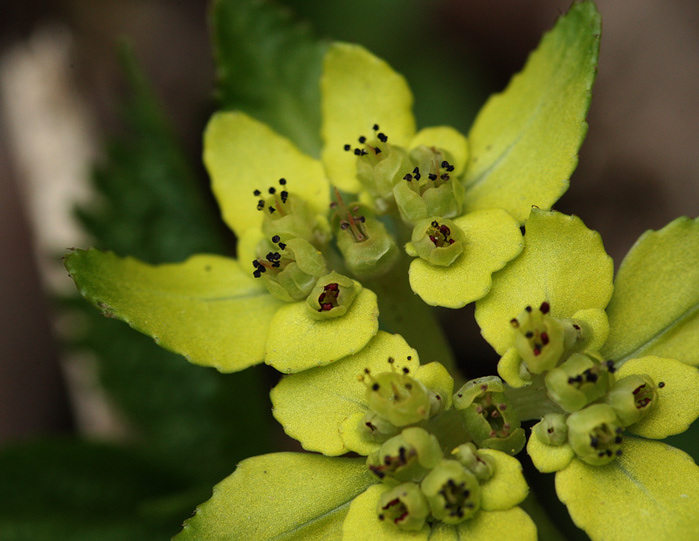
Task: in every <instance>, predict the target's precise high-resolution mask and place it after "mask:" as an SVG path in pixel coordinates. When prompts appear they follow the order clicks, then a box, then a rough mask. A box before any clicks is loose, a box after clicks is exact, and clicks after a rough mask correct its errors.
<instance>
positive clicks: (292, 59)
mask: <svg viewBox="0 0 699 541" xmlns="http://www.w3.org/2000/svg"><path fill="white" fill-rule="evenodd" d="M211 29H212V35H213V40H214V54H215V60H216V65H217V76H218V97H219V100H220V103H221V105H222V107H223V108H224V109H240V110H242V111H245V112H246V113H248V114H250V115H252V116H254V117H256V118H257V119H258V120H261V121H263V122H266V123H267V124H269V125H270V126H271V127H272V128H274V129H275V130H276V131H278V132H279V133H281V134H282V135H285V136H287V137H289V138H290V139H291V140H292V141H294V143H296V145H297V146H298V147H299V148H300V149H301V150H303V151H304V152H306V153H308V154H310V155H311V156H318V155H319V153H320V147H321V140H320V94H319V79H320V73H321V62H322V58H323V54H324V52H325V45H324V44H321V43H319V42H318V41H317V40H316V39H314V38H313V36H312V34H311V33H310V32H309V31H308V29H307V28H305V27H302V26H299V25H297V24H295V23H294V21H293V20H292V19H291V16H290V14H289V13H288V12H287V11H286V10H282V9H281V8H279V7H278V6H275V5H273V4H271V3H269V2H263V1H260V0H215V1H214V3H213V9H212V16H211Z"/></svg>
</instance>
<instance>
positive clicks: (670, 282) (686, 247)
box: [602, 217, 699, 366]
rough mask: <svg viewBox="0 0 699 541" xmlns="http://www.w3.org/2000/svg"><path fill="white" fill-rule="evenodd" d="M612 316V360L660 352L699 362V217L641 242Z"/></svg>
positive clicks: (619, 284) (623, 272) (621, 280)
mask: <svg viewBox="0 0 699 541" xmlns="http://www.w3.org/2000/svg"><path fill="white" fill-rule="evenodd" d="M607 314H608V315H609V325H610V333H609V338H608V339H607V344H606V346H605V348H604V350H603V351H602V353H603V354H604V355H605V356H607V357H608V358H611V359H615V360H627V359H631V358H633V357H642V356H645V355H657V356H658V357H670V358H673V359H678V360H680V361H682V362H684V363H687V364H691V365H693V366H699V219H696V220H691V219H689V218H686V217H685V218H678V219H677V220H675V221H673V222H671V223H669V224H668V225H666V226H665V227H664V228H663V229H661V230H660V231H647V232H646V233H644V234H643V235H642V236H641V237H640V238H639V239H638V241H636V244H634V246H633V248H631V250H630V251H629V253H628V254H627V256H626V257H625V258H624V261H622V263H621V266H620V267H619V272H618V273H617V277H616V280H615V282H614V295H613V296H612V300H611V301H610V302H609V306H608V308H607Z"/></svg>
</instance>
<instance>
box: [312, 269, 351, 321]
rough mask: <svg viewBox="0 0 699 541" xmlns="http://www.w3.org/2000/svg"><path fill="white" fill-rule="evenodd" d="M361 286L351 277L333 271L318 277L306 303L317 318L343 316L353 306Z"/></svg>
mask: <svg viewBox="0 0 699 541" xmlns="http://www.w3.org/2000/svg"><path fill="white" fill-rule="evenodd" d="M360 288H361V286H358V285H357V284H356V283H355V281H354V280H352V279H351V278H347V276H343V275H342V274H338V273H337V272H335V271H332V272H331V273H330V274H326V275H325V276H323V277H321V278H318V281H317V282H316V284H315V287H314V288H313V290H312V291H311V292H310V293H309V295H308V297H307V298H306V304H307V305H308V307H309V308H310V312H311V315H312V316H313V317H314V318H315V319H331V318H335V317H339V316H343V315H345V313H346V312H347V310H349V308H350V306H352V302H354V298H355V297H356V295H357V293H358V292H359V291H358V290H359V289H360Z"/></svg>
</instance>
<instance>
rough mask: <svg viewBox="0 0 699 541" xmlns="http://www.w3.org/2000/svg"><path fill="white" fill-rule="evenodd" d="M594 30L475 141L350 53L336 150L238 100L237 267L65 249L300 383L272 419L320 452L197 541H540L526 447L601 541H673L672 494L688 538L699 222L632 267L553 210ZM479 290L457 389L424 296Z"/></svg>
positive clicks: (240, 498) (181, 344)
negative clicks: (675, 441)
mask: <svg viewBox="0 0 699 541" xmlns="http://www.w3.org/2000/svg"><path fill="white" fill-rule="evenodd" d="M598 45H599V16H598V14H597V11H596V9H595V7H594V5H593V4H592V3H591V2H589V1H585V2H581V3H576V4H574V5H573V7H572V8H571V10H570V11H569V13H568V14H567V15H565V16H563V17H562V18H561V19H560V20H559V22H558V23H557V25H556V27H555V28H554V29H553V30H552V31H551V32H550V33H549V34H547V35H546V36H545V37H544V39H543V41H542V43H541V45H540V46H539V48H538V49H537V50H536V51H535V52H534V53H533V54H532V55H531V57H530V59H529V60H528V62H527V65H526V66H525V69H524V71H523V72H522V73H521V74H519V75H518V76H517V77H515V78H514V79H513V81H512V83H511V84H510V86H509V87H508V88H507V90H506V91H505V92H503V93H502V94H500V95H497V96H494V97H493V98H491V99H490V100H489V101H488V102H487V104H486V105H485V107H484V108H483V109H482V111H481V112H480V113H479V115H478V117H477V119H476V121H475V122H474V126H473V128H472V129H471V131H470V133H469V134H468V136H464V135H462V134H460V133H459V132H457V131H456V130H454V129H453V128H450V127H446V126H438V127H428V128H423V129H421V130H417V129H416V127H415V119H414V117H413V115H412V112H411V106H412V95H411V93H410V90H409V88H408V86H407V84H406V82H405V80H404V79H403V77H402V76H400V75H399V74H397V73H396V72H395V71H393V70H392V69H391V68H390V66H388V65H387V64H386V63H385V62H383V61H381V60H380V59H378V58H376V57H374V56H373V55H372V54H371V53H369V52H368V51H366V50H364V49H363V48H361V47H359V46H356V45H349V44H343V43H336V44H332V45H330V46H329V47H328V50H327V53H326V55H325V60H324V65H323V75H322V78H321V90H322V93H321V94H322V98H321V110H322V114H323V120H322V135H323V140H324V147H323V150H322V153H321V155H320V157H319V159H316V158H315V157H312V156H308V155H306V154H304V153H302V152H301V151H300V150H299V149H298V148H297V147H296V146H295V145H294V143H293V142H292V141H290V140H289V139H287V138H285V137H283V136H282V135H279V134H278V133H276V132H275V131H273V130H272V129H271V128H269V127H268V126H266V125H265V124H263V123H261V122H259V121H258V120H256V119H254V118H253V117H251V116H249V115H246V114H244V113H242V112H237V111H233V112H231V111H226V112H219V113H216V114H215V115H214V116H213V118H212V119H211V121H210V123H209V125H208V127H207V129H206V133H205V137H204V162H205V165H206V167H207V170H208V172H209V174H210V176H211V179H212V186H213V191H214V194H215V195H216V198H217V200H218V202H219V205H220V207H221V211H222V216H223V219H224V220H225V222H226V223H227V224H228V225H229V226H230V227H231V229H232V230H233V231H234V233H235V234H236V236H237V238H238V246H237V258H235V259H233V258H224V257H219V256H210V255H199V256H194V257H192V258H190V259H189V260H187V261H185V262H183V263H179V264H170V265H161V266H157V267H154V266H150V265H146V264H144V263H141V262H138V261H136V260H133V259H130V258H125V259H122V258H119V257H117V256H115V255H113V254H110V253H102V252H99V251H96V250H89V251H77V252H74V253H72V254H70V255H69V256H68V257H67V260H66V266H67V268H68V269H69V271H70V272H71V275H72V276H73V277H74V279H75V281H76V283H77V284H78V286H79V288H80V290H81V292H82V293H83V295H84V296H86V297H87V298H88V299H90V300H91V301H92V302H93V303H94V304H95V305H97V306H98V307H99V308H100V309H102V310H103V311H104V312H105V313H108V314H109V315H112V316H116V317H118V318H120V319H123V320H125V321H126V322H128V323H129V324H130V325H132V326H133V327H135V328H137V329H139V330H141V331H143V332H145V333H147V334H149V335H151V336H153V337H154V338H155V339H156V340H158V341H159V343H161V345H163V346H164V347H167V348H169V349H172V350H173V351H176V352H179V353H181V354H183V355H185V356H186V357H187V358H188V359H189V360H190V361H192V362H194V363H197V364H202V365H205V366H214V367H216V368H218V369H219V370H221V371H227V372H233V371H238V370H242V369H244V368H247V367H249V366H251V365H254V364H256V363H259V362H265V363H267V364H269V365H271V366H273V367H274V368H276V369H277V370H279V371H280V372H283V373H285V375H284V376H283V377H282V378H281V380H280V382H279V383H278V384H277V386H276V387H275V388H274V389H273V390H272V392H271V400H272V404H273V413H274V416H275V418H276V419H277V420H278V421H279V422H280V423H281V425H282V426H283V427H284V430H285V431H286V433H287V434H288V435H289V436H291V437H293V438H295V439H296V440H298V442H299V443H300V444H301V445H302V446H303V448H304V449H306V450H307V451H313V452H316V453H320V454H309V453H277V454H271V455H265V456H261V457H254V458H250V459H248V460H246V461H244V462H242V463H241V464H240V465H239V466H238V468H237V469H236V471H235V472H234V473H233V474H232V475H231V476H230V477H229V478H227V479H226V480H224V481H223V482H222V483H221V484H220V485H218V486H217V487H216V489H215V491H214V495H213V497H212V499H211V500H209V501H208V502H206V503H204V504H203V505H201V506H200V507H199V508H198V510H197V513H196V515H195V516H194V517H193V518H192V519H190V520H189V521H188V522H187V523H186V524H185V528H184V530H183V531H182V533H181V534H180V537H179V538H180V539H194V538H204V537H205V538H230V537H235V538H240V539H270V538H282V537H283V538H285V539H286V538H288V539H308V538H323V539H326V538H327V539H343V540H352V539H381V538H391V539H392V538H396V539H404V538H405V539H408V538H409V539H425V540H426V539H428V538H429V539H433V538H434V539H442V538H443V539H460V538H469V539H492V538H496V537H497V538H498V539H535V538H536V535H537V530H536V525H535V524H534V521H533V520H532V518H530V516H529V515H528V514H527V513H526V512H525V511H524V510H523V509H522V507H520V504H521V503H522V502H523V501H524V500H525V498H526V496H527V494H528V490H529V489H528V487H527V484H526V482H525V480H524V476H523V474H522V468H521V465H520V463H519V461H518V460H517V459H516V458H515V455H517V454H518V453H520V452H521V451H522V450H523V449H525V448H526V451H527V453H528V454H529V456H530V457H531V460H532V462H533V463H534V466H535V467H536V468H537V469H538V470H539V471H541V472H556V488H557V492H558V495H559V498H560V499H561V501H563V502H564V503H565V504H566V505H567V506H568V509H569V511H570V514H571V516H572V518H573V520H574V521H575V522H576V524H578V525H579V526H580V527H582V528H583V529H585V530H586V531H587V532H588V533H589V534H590V536H591V537H593V538H594V539H608V538H612V539H633V538H635V537H637V536H640V535H641V534H642V533H646V534H648V535H650V536H651V537H656V538H657V537H658V536H657V535H654V534H661V533H663V532H665V533H667V530H664V529H663V528H667V521H664V522H656V523H650V521H649V519H647V517H648V516H654V513H655V512H656V511H658V512H660V509H661V508H662V509H663V512H665V513H666V514H667V508H668V506H670V505H671V506H672V509H673V513H672V518H670V519H668V520H675V519H676V520H675V522H676V524H675V525H673V526H672V528H673V529H672V532H673V533H676V534H677V536H678V537H681V536H682V535H686V534H688V532H689V533H690V534H691V533H695V532H696V528H697V527H699V524H698V523H697V517H696V516H695V515H696V513H693V512H692V509H696V501H697V498H699V489H698V488H697V487H698V486H699V468H697V467H696V465H695V464H694V463H693V462H692V461H691V460H689V459H688V457H687V456H686V455H684V454H683V453H681V452H680V451H678V450H675V449H674V448H671V447H669V446H663V447H662V448H661V447H659V446H662V445H663V444H660V443H656V442H652V441H650V439H662V438H665V437H667V436H669V435H672V434H678V433H680V432H683V431H684V430H686V429H687V428H688V426H689V425H690V424H691V423H692V422H693V421H694V420H695V419H696V417H697V416H699V373H698V372H697V370H696V369H695V368H694V367H693V366H692V365H697V364H699V357H698V356H697V353H696V347H694V348H693V347H692V345H694V346H696V340H695V338H692V336H696V334H692V333H693V332H694V333H696V331H697V328H696V325H697V323H696V322H697V317H696V313H697V312H696V290H697V287H695V286H697V285H699V274H697V271H696V270H695V269H696V268H699V262H697V261H694V262H695V263H697V264H696V265H691V264H688V263H687V258H688V257H689V258H691V257H694V260H696V254H697V253H699V250H698V249H697V248H698V247H699V227H698V226H699V223H698V222H693V221H691V220H678V221H676V222H673V223H672V224H670V225H669V226H668V227H667V228H665V229H664V230H663V231H661V232H659V233H655V234H649V235H648V236H646V237H644V238H642V239H641V240H639V243H638V244H637V246H636V247H635V248H634V249H633V250H632V252H631V253H630V254H629V256H628V257H627V259H626V260H625V262H624V264H623V265H622V268H621V269H620V271H619V274H618V276H617V279H616V282H614V281H613V280H612V278H613V265H612V262H611V259H610V258H609V256H607V254H606V253H605V251H604V248H603V246H602V243H601V240H600V239H599V236H598V235H597V234H596V233H594V232H593V231H590V230H589V229H587V228H586V227H585V226H584V224H583V223H582V221H581V220H579V219H578V218H575V217H569V216H565V215H563V214H560V213H557V212H555V211H551V210H547V209H550V208H551V206H552V205H553V204H554V203H555V201H556V200H557V199H558V197H560V195H562V193H563V192H564V191H565V189H566V187H567V180H566V179H567V178H568V177H569V175H570V173H571V172H572V171H573V169H574V167H575V165H576V162H577V151H578V148H579V146H580V144H581V142H582V138H583V137H584V134H585V130H586V124H585V122H584V115H585V112H586V110H587V107H588V103H589V90H590V87H591V84H592V81H593V79H594V75H595V70H596V66H595V63H596V59H597V51H598ZM660 237H662V238H660ZM659 247H660V248H659ZM658 254H661V255H662V257H660V256H658ZM687 254H690V255H689V256H688V255H687ZM687 269H689V270H687ZM649 273H650V274H649ZM653 273H655V274H653ZM658 277H660V278H661V280H658V279H657V278H658ZM656 282H657V283H656ZM648 284H653V285H651V286H649V285H648ZM681 284H684V285H681ZM686 284H689V285H686ZM692 288H694V290H692ZM649 299H650V300H649ZM474 301H475V302H476V320H477V322H478V324H479V325H480V327H481V330H482V334H483V337H484V338H485V339H486V340H487V341H488V342H489V343H490V344H491V345H492V346H493V348H494V349H495V350H496V351H497V352H498V354H500V355H501V359H500V361H499V363H498V367H497V371H498V374H499V377H498V376H495V375H492V376H485V377H481V378H477V379H472V380H470V381H467V382H466V383H464V384H463V385H462V386H461V387H460V388H459V389H457V390H456V391H454V387H455V383H454V381H455V379H457V380H458V379H459V376H458V373H457V371H456V370H455V367H454V365H453V359H452V357H451V353H450V352H449V350H448V347H447V346H446V345H445V343H444V340H443V337H442V335H441V331H440V330H439V327H438V325H437V323H436V320H435V319H434V317H433V315H432V314H431V313H430V312H429V307H428V306H426V305H432V306H441V307H446V308H461V307H463V306H465V305H466V304H468V303H471V302H474ZM659 310H663V311H664V312H663V315H662V316H658V314H657V312H658V311H659ZM406 340H407V341H406ZM409 343H410V344H411V345H412V346H413V347H411V345H409ZM420 357H421V358H423V359H427V360H429V361H431V362H428V363H426V364H420V361H419V359H420ZM450 372H451V373H450ZM461 381H463V380H461ZM527 422H529V423H531V424H533V423H535V424H533V426H532V427H531V430H530V431H529V435H528V438H527V431H526V429H527V424H526V423H527ZM632 435H636V436H640V437H641V438H642V439H641V438H634V437H633V436H632ZM349 453H351V454H352V455H351V456H346V457H342V456H341V455H347V454H349ZM321 455H322V456H321ZM659 457H660V458H659ZM661 459H662V460H661ZM624 476H626V478H624ZM662 476H674V478H675V479H676V481H677V482H676V483H674V484H662V483H658V482H657V481H656V480H657V479H658V478H661V477H662ZM678 477H679V478H678ZM610 480H611V481H610ZM600 486H604V487H606V489H607V490H608V494H605V495H604V498H600V494H599V488H598V487H600ZM678 490H679V491H680V492H679V493H678ZM680 493H681V495H682V497H679V496H678V494H680ZM610 532H611V534H610ZM620 532H623V533H620ZM687 538H688V539H689V537H687Z"/></svg>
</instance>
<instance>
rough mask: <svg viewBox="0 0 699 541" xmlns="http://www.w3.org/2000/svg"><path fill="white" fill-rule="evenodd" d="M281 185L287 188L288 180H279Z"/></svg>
mask: <svg viewBox="0 0 699 541" xmlns="http://www.w3.org/2000/svg"><path fill="white" fill-rule="evenodd" d="M279 184H280V185H281V186H286V179H285V178H280V179H279Z"/></svg>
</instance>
